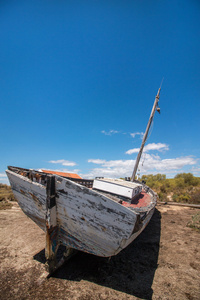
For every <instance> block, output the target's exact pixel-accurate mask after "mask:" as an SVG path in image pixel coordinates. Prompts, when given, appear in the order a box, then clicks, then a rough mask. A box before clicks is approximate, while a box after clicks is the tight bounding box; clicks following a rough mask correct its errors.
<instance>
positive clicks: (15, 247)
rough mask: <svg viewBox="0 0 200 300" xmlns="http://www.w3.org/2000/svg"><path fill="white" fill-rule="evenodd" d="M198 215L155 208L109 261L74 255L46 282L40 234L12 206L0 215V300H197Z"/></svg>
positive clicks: (199, 260) (199, 261) (199, 284)
mask: <svg viewBox="0 0 200 300" xmlns="http://www.w3.org/2000/svg"><path fill="white" fill-rule="evenodd" d="M197 211H198V209H192V208H185V207H178V206H171V207H170V206H167V205H162V206H161V205H160V206H157V209H156V211H155V213H154V215H153V217H152V219H151V221H150V223H149V225H148V226H147V228H146V229H145V230H144V231H143V233H142V234H141V235H140V236H139V237H138V238H137V239H136V240H135V241H134V242H133V243H132V244H131V245H129V247H127V248H126V249H125V250H123V251H122V252H121V253H119V254H118V255H117V256H115V257H112V258H111V259H110V260H109V259H107V258H100V257H96V256H93V255H89V254H86V253H81V252H79V253H78V254H76V255H75V256H74V257H73V258H71V260H70V261H68V262H67V263H66V264H65V265H64V266H63V267H62V268H60V269H59V270H58V271H57V272H56V273H55V274H54V275H53V276H52V277H50V278H49V279H46V278H45V275H46V273H45V267H44V262H45V258H44V246H45V234H44V233H43V232H42V230H41V229H40V228H39V227H37V225H35V224H34V223H33V222H32V221H31V220H30V219H28V218H27V217H26V216H25V215H24V214H23V213H22V211H21V209H20V208H19V207H18V205H17V204H16V203H15V204H14V206H13V207H12V208H11V209H7V210H1V211H0V241H1V243H0V299H11V298H12V299H79V300H86V299H88V300H89V299H92V300H93V299H94V300H96V299H181V300H183V299H200V251H199V245H200V233H199V232H197V231H195V230H194V229H191V228H189V227H187V223H188V222H189V221H190V220H191V217H192V215H194V214H195V213H196V212H197Z"/></svg>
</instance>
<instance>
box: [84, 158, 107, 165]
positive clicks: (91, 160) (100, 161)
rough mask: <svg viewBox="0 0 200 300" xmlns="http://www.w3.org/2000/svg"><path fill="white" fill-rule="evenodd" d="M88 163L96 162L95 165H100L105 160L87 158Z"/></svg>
mask: <svg viewBox="0 0 200 300" xmlns="http://www.w3.org/2000/svg"><path fill="white" fill-rule="evenodd" d="M88 162H89V163H93V164H97V165H101V164H103V163H104V162H106V161H105V160H104V159H98V158H97V159H88Z"/></svg>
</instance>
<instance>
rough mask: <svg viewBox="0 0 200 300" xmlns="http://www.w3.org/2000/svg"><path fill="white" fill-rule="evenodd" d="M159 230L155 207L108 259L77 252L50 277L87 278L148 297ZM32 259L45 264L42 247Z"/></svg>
mask: <svg viewBox="0 0 200 300" xmlns="http://www.w3.org/2000/svg"><path fill="white" fill-rule="evenodd" d="M160 230H161V215H160V212H159V211H158V210H157V209H155V212H154V215H153V216H152V218H151V220H150V222H149V224H148V226H147V227H146V228H145V230H144V231H143V232H142V233H141V234H140V235H139V236H138V237H137V238H136V240H134V241H133V242H132V243H131V244H130V245H129V246H128V247H127V248H125V249H124V250H122V251H121V252H120V253H119V254H118V255H116V256H112V257H111V258H110V259H108V258H103V257H98V256H94V255H92V254H87V253H84V252H78V253H77V254H76V255H75V256H74V257H72V258H71V259H70V260H69V261H67V262H66V263H65V264H64V265H63V266H62V267H61V268H60V269H58V270H57V271H56V272H55V273H54V274H52V276H51V277H53V278H61V279H66V280H72V281H80V280H87V281H90V282H93V283H96V284H99V285H102V286H104V287H109V288H111V289H114V290H118V291H121V292H123V293H127V294H129V295H133V296H136V297H140V298H145V299H151V298H152V295H153V290H152V283H153V278H154V274H155V271H156V269H157V266H158V264H157V262H158V254H159V245H160ZM60 251H61V252H62V247H61V249H60ZM58 255H59V252H58ZM34 259H36V260H37V261H39V262H41V263H45V250H44V249H43V250H42V251H40V252H39V253H37V254H36V255H35V256H34Z"/></svg>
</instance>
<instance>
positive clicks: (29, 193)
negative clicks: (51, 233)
mask: <svg viewBox="0 0 200 300" xmlns="http://www.w3.org/2000/svg"><path fill="white" fill-rule="evenodd" d="M6 173H7V176H8V179H9V181H10V184H11V187H12V190H13V193H14V195H15V197H16V199H17V201H18V203H19V206H20V207H21V209H22V210H23V212H24V213H25V214H26V215H27V216H28V217H29V218H31V219H32V220H33V221H34V222H35V223H36V224H37V225H38V226H39V227H40V228H41V229H42V230H44V231H45V216H46V188H45V187H44V186H43V185H41V184H39V183H35V182H34V183H33V182H32V181H31V180H30V179H28V178H26V177H24V176H21V175H19V174H16V173H14V172H12V171H9V170H7V171H6Z"/></svg>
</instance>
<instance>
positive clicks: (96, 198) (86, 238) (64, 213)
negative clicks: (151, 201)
mask: <svg viewBox="0 0 200 300" xmlns="http://www.w3.org/2000/svg"><path fill="white" fill-rule="evenodd" d="M56 191H57V195H58V197H57V215H58V224H59V227H60V231H59V240H60V242H61V243H62V244H65V245H70V246H71V247H72V248H75V249H78V250H81V251H85V252H89V253H92V254H95V255H99V256H111V255H115V253H116V252H117V251H118V249H119V247H120V244H121V243H122V241H123V240H124V239H128V238H129V237H130V235H131V234H132V231H133V229H134V225H135V222H136V219H137V214H136V213H135V212H133V211H131V210H129V209H127V208H126V207H123V206H122V205H120V204H118V203H116V202H114V201H112V200H111V199H109V198H108V197H105V196H103V195H101V194H100V193H98V192H96V191H93V190H89V189H88V188H86V187H84V186H80V185H78V184H76V183H74V182H71V181H69V180H67V179H64V178H62V179H61V178H57V181H56Z"/></svg>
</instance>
